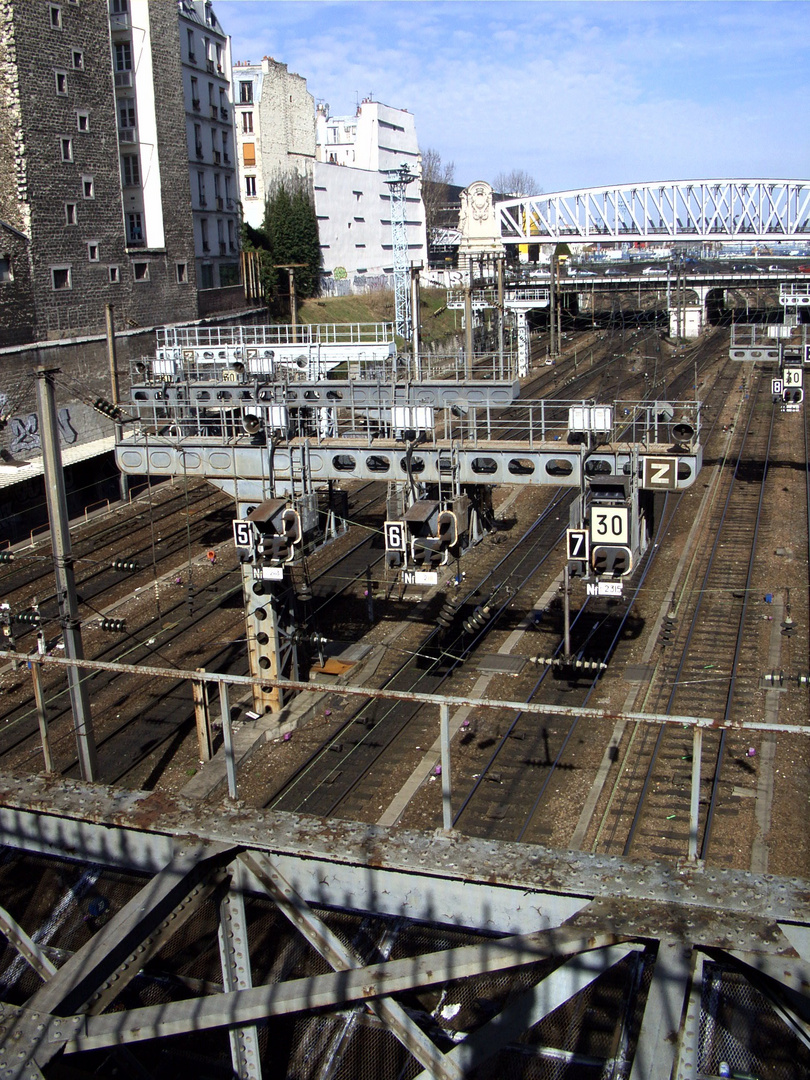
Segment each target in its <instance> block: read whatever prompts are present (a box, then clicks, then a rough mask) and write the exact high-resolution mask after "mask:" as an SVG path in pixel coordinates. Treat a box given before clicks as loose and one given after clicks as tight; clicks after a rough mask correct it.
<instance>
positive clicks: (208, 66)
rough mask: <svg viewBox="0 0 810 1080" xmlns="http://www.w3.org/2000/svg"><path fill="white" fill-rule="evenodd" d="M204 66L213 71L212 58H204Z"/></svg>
mask: <svg viewBox="0 0 810 1080" xmlns="http://www.w3.org/2000/svg"><path fill="white" fill-rule="evenodd" d="M205 67H206V70H207V71H213V70H214V61H213V60H206V61H205Z"/></svg>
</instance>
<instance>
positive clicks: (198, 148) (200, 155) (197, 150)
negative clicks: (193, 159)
mask: <svg viewBox="0 0 810 1080" xmlns="http://www.w3.org/2000/svg"><path fill="white" fill-rule="evenodd" d="M194 151H195V153H196V154H197V157H198V158H199V160H200V161H202V159H203V148H202V146H200V144H199V143H197V145H196V146H195V147H194Z"/></svg>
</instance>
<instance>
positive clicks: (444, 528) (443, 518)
mask: <svg viewBox="0 0 810 1080" xmlns="http://www.w3.org/2000/svg"><path fill="white" fill-rule="evenodd" d="M436 535H437V536H438V538H439V543H440V544H441V546H442V548H443V549H447V548H451V547H455V546H456V544H457V543H458V518H457V517H456V515H455V513H454V512H453V511H452V510H440V511H439V517H438V521H437V523H436Z"/></svg>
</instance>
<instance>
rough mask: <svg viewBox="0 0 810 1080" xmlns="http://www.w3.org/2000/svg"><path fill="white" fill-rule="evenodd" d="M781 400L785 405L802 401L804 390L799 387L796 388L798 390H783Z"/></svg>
mask: <svg viewBox="0 0 810 1080" xmlns="http://www.w3.org/2000/svg"><path fill="white" fill-rule="evenodd" d="M782 400H783V401H784V402H785V404H786V405H789V404H794V405H798V404H800V403H801V402H802V401H804V390H801V389H798V390H794V389H791V390H785V391H784V395H783V398H782Z"/></svg>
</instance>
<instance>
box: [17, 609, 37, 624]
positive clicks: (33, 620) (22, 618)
mask: <svg viewBox="0 0 810 1080" xmlns="http://www.w3.org/2000/svg"><path fill="white" fill-rule="evenodd" d="M10 618H11V619H12V621H13V622H19V623H28V624H30V625H34V626H38V625H39V624H40V622H42V616H41V615H40V613H39V612H38V611H19V612H13V613H12V614H11V616H10Z"/></svg>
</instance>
